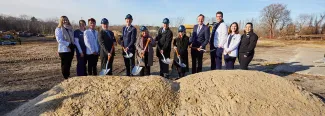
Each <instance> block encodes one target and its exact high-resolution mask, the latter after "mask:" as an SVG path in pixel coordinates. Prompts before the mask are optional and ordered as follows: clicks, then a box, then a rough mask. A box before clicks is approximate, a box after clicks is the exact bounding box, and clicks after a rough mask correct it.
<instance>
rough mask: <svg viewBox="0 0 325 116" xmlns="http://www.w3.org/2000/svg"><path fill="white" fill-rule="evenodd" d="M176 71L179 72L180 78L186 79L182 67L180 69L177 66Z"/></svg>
mask: <svg viewBox="0 0 325 116" xmlns="http://www.w3.org/2000/svg"><path fill="white" fill-rule="evenodd" d="M176 70H177V72H178V77H179V78H182V77H184V76H185V72H186V71H185V70H184V69H183V68H182V67H180V66H176Z"/></svg>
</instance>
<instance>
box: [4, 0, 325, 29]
mask: <svg viewBox="0 0 325 116" xmlns="http://www.w3.org/2000/svg"><path fill="white" fill-rule="evenodd" d="M272 3H281V4H285V5H287V8H288V9H289V10H291V17H292V18H293V19H295V18H296V17H297V16H298V15H299V14H317V15H318V14H320V13H325V0H0V14H5V15H11V16H20V15H23V14H24V15H29V16H35V17H36V18H40V19H44V20H46V19H49V18H59V17H60V16H62V15H66V16H68V18H69V19H70V21H74V22H78V20H80V19H85V20H87V19H89V18H95V19H96V20H97V22H100V20H101V19H102V18H107V19H108V20H109V22H110V25H120V24H125V20H124V18H125V16H126V15H127V14H131V15H132V16H133V19H134V20H133V24H135V25H156V26H160V25H162V20H163V19H164V18H170V19H171V20H172V19H175V18H177V17H182V18H184V19H185V20H184V23H185V24H196V23H197V22H196V18H197V16H198V15H199V14H203V15H205V16H206V17H215V13H216V12H217V11H222V12H223V13H224V20H225V22H226V23H232V22H234V21H239V20H249V19H252V18H259V17H260V12H261V10H262V9H263V8H264V7H265V6H268V5H270V4H272ZM97 24H99V23H97Z"/></svg>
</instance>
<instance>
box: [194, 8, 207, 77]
mask: <svg viewBox="0 0 325 116" xmlns="http://www.w3.org/2000/svg"><path fill="white" fill-rule="evenodd" d="M197 21H198V24H197V25H194V27H193V32H192V36H191V38H190V44H191V45H190V47H191V56H192V74H194V73H199V72H201V71H202V58H203V53H204V49H205V46H206V45H207V44H208V42H209V39H210V28H209V27H208V26H207V25H205V24H204V23H203V22H204V15H202V14H200V15H199V16H198V17H197Z"/></svg>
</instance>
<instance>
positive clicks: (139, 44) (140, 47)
mask: <svg viewBox="0 0 325 116" xmlns="http://www.w3.org/2000/svg"><path fill="white" fill-rule="evenodd" d="M149 38H150V42H149V43H148V47H147V48H148V64H147V65H148V66H152V65H153V55H154V50H153V47H155V46H156V41H155V40H154V39H153V38H152V37H150V36H149ZM135 47H136V49H137V59H138V60H140V59H141V58H140V54H141V51H142V50H143V49H144V47H145V44H144V43H143V39H142V38H141V37H138V39H137V41H136V43H135ZM144 65H145V64H144V63H141V64H140V66H144Z"/></svg>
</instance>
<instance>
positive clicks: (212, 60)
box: [210, 44, 216, 70]
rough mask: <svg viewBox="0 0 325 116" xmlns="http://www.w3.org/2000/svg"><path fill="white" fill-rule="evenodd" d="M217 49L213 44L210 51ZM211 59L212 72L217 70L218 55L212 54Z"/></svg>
mask: <svg viewBox="0 0 325 116" xmlns="http://www.w3.org/2000/svg"><path fill="white" fill-rule="evenodd" d="M213 49H216V48H215V47H214V45H213V44H210V50H213ZM210 59H211V70H215V69H216V53H215V52H210Z"/></svg>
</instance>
